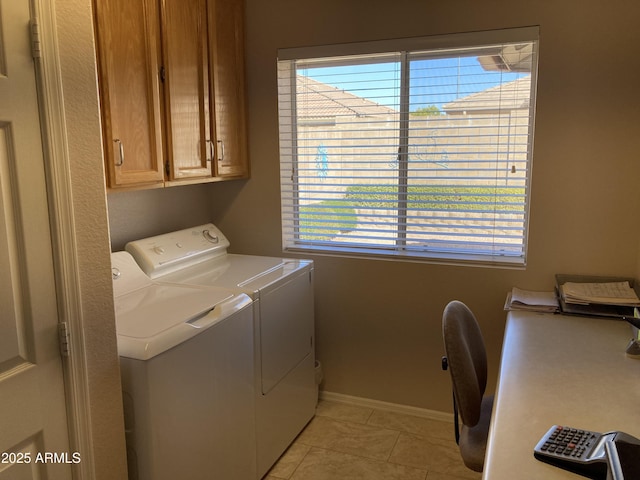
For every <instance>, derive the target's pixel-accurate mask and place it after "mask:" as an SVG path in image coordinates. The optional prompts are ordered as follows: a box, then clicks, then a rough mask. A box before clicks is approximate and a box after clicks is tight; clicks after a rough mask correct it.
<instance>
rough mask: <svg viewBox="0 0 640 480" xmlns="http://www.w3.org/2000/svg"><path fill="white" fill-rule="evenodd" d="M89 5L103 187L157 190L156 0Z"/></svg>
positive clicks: (102, 0) (100, 0)
mask: <svg viewBox="0 0 640 480" xmlns="http://www.w3.org/2000/svg"><path fill="white" fill-rule="evenodd" d="M94 6H95V12H96V34H97V35H96V36H97V48H98V59H99V62H98V68H99V73H100V82H99V83H100V98H101V106H102V113H103V117H102V119H103V125H102V126H103V136H104V149H105V168H106V174H107V182H108V186H109V187H110V188H114V189H115V188H122V187H130V186H134V185H136V186H147V187H150V186H156V185H162V184H163V181H164V160H163V151H162V127H161V116H162V115H161V104H160V85H159V79H158V60H159V55H160V44H159V31H158V22H157V20H156V19H157V15H158V11H157V3H156V0H137V1H131V0H97V1H96V2H95V4H94Z"/></svg>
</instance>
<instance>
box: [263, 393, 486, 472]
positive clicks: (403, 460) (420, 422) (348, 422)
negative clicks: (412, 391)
mask: <svg viewBox="0 0 640 480" xmlns="http://www.w3.org/2000/svg"><path fill="white" fill-rule="evenodd" d="M481 477H482V475H481V474H479V473H476V472H473V471H471V470H469V469H467V468H466V467H465V466H464V464H463V463H462V459H461V458H460V454H459V452H458V447H457V445H456V444H455V440H454V439H453V425H452V424H451V423H449V422H443V421H438V420H432V419H427V418H423V417H416V416H412V415H407V414H401V413H395V412H389V411H386V410H379V409H374V408H366V407H359V406H353V405H348V404H344V403H338V402H335V401H328V400H321V401H320V402H319V404H318V408H317V411H316V417H315V418H314V419H313V420H312V421H311V422H310V423H309V425H307V427H306V428H305V429H304V430H303V431H302V433H300V435H299V436H298V438H297V439H296V440H295V441H294V443H293V444H292V445H291V446H290V447H289V449H288V450H287V451H286V452H285V454H284V455H283V456H282V457H281V458H280V460H279V461H278V463H276V464H275V465H274V467H273V468H272V469H271V471H270V472H269V473H268V474H267V476H266V477H265V479H264V480H338V479H345V480H465V479H467V480H479V479H480V478H481Z"/></svg>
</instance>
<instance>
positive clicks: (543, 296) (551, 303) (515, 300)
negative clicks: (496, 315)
mask: <svg viewBox="0 0 640 480" xmlns="http://www.w3.org/2000/svg"><path fill="white" fill-rule="evenodd" d="M504 309H505V310H528V311H531V312H550V313H553V312H557V311H558V310H559V309H560V305H559V303H558V298H557V297H556V294H555V293H554V292H532V291H530V290H522V289H520V288H516V287H513V289H512V290H511V292H509V293H508V294H507V301H506V303H505V305H504Z"/></svg>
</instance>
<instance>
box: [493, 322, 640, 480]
mask: <svg viewBox="0 0 640 480" xmlns="http://www.w3.org/2000/svg"><path fill="white" fill-rule="evenodd" d="M630 338H631V327H630V326H629V324H628V323H626V322H623V321H619V320H604V319H598V318H586V317H571V316H564V315H552V314H538V313H530V312H510V313H509V314H508V317H507V326H506V330H505V334H504V343H503V347H502V359H501V362H500V376H499V379H498V386H497V389H496V396H495V403H494V407H493V416H492V420H491V429H490V431H489V443H488V445H487V454H486V458H485V465H484V474H483V477H482V478H483V479H486V480H512V479H514V478H517V479H518V480H529V479H531V480H533V479H544V480H555V479H558V480H561V479H567V480H570V479H574V480H576V479H580V478H584V477H580V476H578V475H576V474H573V473H570V472H568V471H566V470H562V469H560V468H558V467H554V466H551V465H548V464H545V463H543V462H540V461H539V460H536V459H535V458H534V457H533V447H534V446H535V445H536V443H537V442H538V440H540V437H542V435H543V434H544V433H545V432H546V431H547V430H548V429H549V427H551V426H552V425H554V424H559V425H568V426H572V427H578V428H584V429H587V430H593V431H597V432H606V431H609V430H622V431H625V432H627V433H629V434H631V435H634V436H636V437H640V360H637V359H631V358H628V357H627V356H626V355H625V353H624V351H625V348H626V346H627V343H628V341H629V339H630Z"/></svg>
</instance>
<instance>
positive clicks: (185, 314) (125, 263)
mask: <svg viewBox="0 0 640 480" xmlns="http://www.w3.org/2000/svg"><path fill="white" fill-rule="evenodd" d="M111 259H112V268H113V272H114V274H113V284H114V297H115V298H114V300H115V302H114V304H115V311H116V333H117V336H118V352H119V354H120V356H125V357H129V358H136V359H140V360H148V359H149V358H152V357H153V356H155V355H158V354H159V353H162V352H164V351H166V350H168V349H170V348H172V347H174V346H176V345H178V344H180V343H182V342H184V341H185V340H187V339H189V338H191V337H193V336H194V335H197V334H198V333H200V332H201V331H204V330H206V329H207V328H209V327H211V326H212V325H214V324H215V323H217V322H219V321H221V320H223V319H225V318H227V317H228V316H229V315H232V314H233V313H234V312H236V311H238V310H240V309H242V308H244V307H245V306H247V305H250V304H251V300H250V299H249V297H247V296H246V295H236V294H234V293H233V292H231V291H230V290H226V289H221V288H211V287H200V286H193V285H179V284H170V283H157V282H153V281H152V280H150V279H149V277H147V276H146V275H145V274H144V272H142V270H140V268H139V267H138V266H137V264H136V263H135V260H134V259H133V257H131V255H129V254H128V253H127V252H116V253H113V254H112V256H111Z"/></svg>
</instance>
